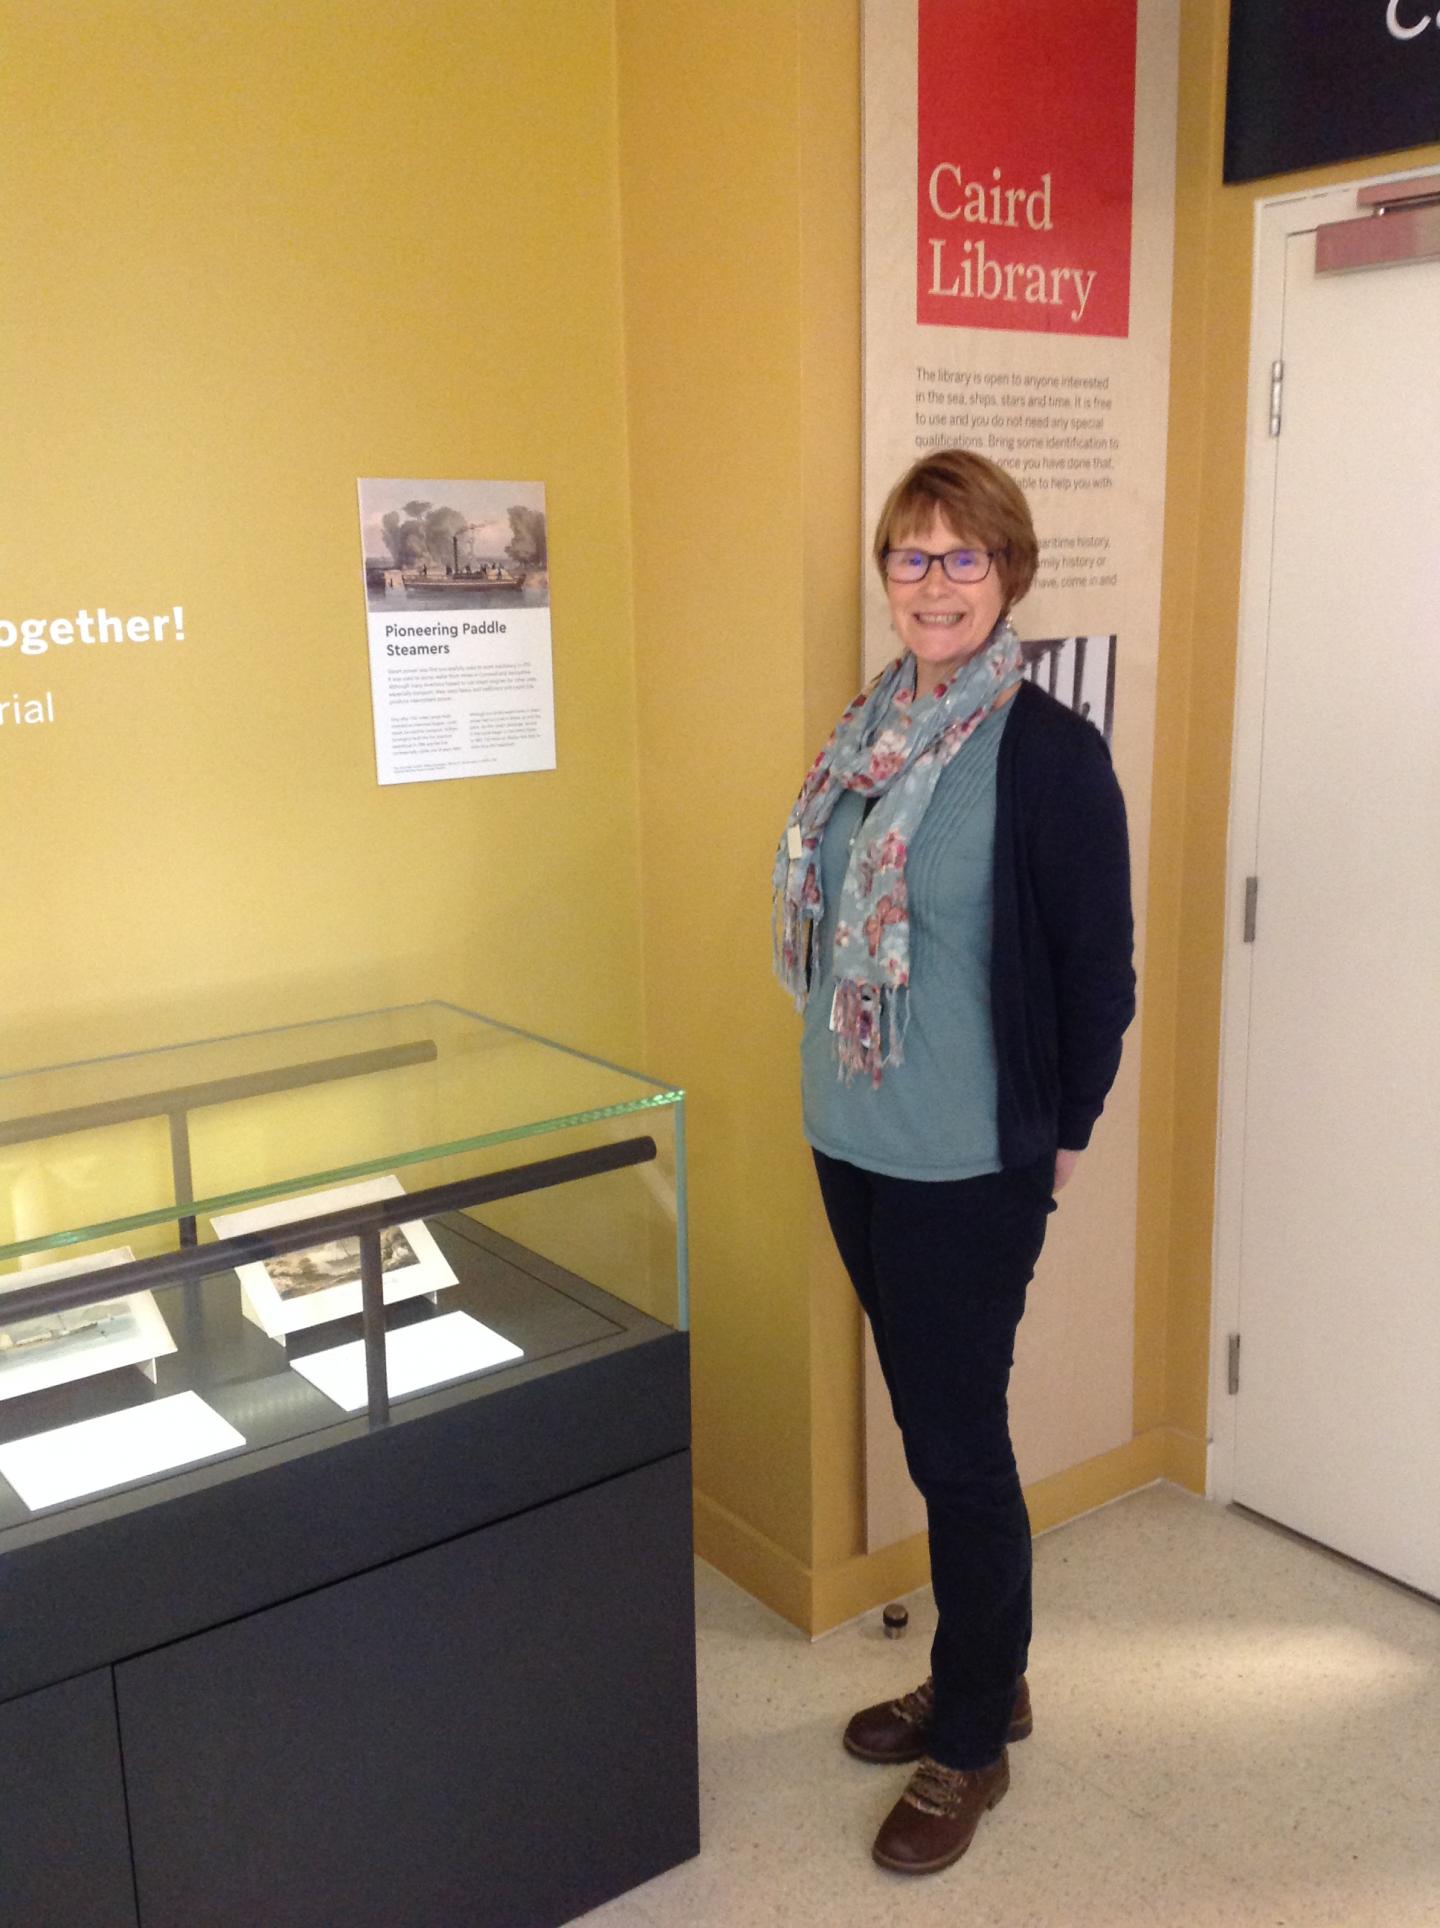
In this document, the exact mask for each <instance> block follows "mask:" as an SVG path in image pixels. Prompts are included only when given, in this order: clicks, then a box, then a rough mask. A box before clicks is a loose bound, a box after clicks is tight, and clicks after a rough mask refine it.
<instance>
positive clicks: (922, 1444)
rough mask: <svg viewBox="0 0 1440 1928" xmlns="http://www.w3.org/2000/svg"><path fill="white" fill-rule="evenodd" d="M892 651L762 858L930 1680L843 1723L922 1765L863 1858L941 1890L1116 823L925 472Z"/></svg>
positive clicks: (978, 466)
mask: <svg viewBox="0 0 1440 1928" xmlns="http://www.w3.org/2000/svg"><path fill="white" fill-rule="evenodd" d="M874 555H875V563H876V567H877V568H878V569H879V572H880V576H881V580H882V581H883V583H884V585H885V594H886V597H887V599H888V601H889V605H890V618H891V624H892V627H893V628H894V630H895V633H896V635H897V637H898V639H899V642H900V646H901V654H900V656H899V657H898V659H897V660H896V661H895V662H893V663H891V664H890V666H889V667H888V668H887V669H885V670H883V671H882V672H881V674H880V675H879V676H878V677H877V678H876V679H875V681H874V682H873V683H872V684H871V685H870V686H869V688H868V689H866V690H865V691H864V692H863V693H862V694H861V695H860V696H858V697H857V698H856V699H855V701H854V702H853V703H852V704H851V705H850V707H849V708H848V709H847V710H846V712H845V714H844V715H843V716H842V717H841V719H840V722H839V724H838V725H837V727H836V729H835V732H834V734H833V735H832V737H831V739H830V741H829V743H828V744H827V745H826V746H825V748H824V749H823V750H822V751H821V753H820V755H819V756H818V757H817V758H816V760H815V763H814V766H813V767H812V769H811V770H810V773H809V775H808V776H807V777H806V779H805V782H804V785H803V787H802V789H801V791H800V796H799V799H798V801H797V802H796V805H795V807H794V809H793V810H792V811H791V813H790V819H789V823H788V824H787V826H786V831H785V834H784V836H783V837H782V838H781V842H780V849H779V851H778V853H777V856H776V863H775V878H774V882H775V895H776V913H777V919H776V921H777V931H776V939H777V944H776V949H777V957H776V968H777V971H778V973H779V975H780V977H781V980H782V982H784V983H785V985H786V986H787V988H788V989H790V990H791V991H792V992H793V993H794V995H795V998H796V1000H797V1003H798V1004H799V1005H800V1006H801V1008H802V1009H803V1010H804V1012H805V1026H804V1037H803V1044H802V1082H803V1090H804V1110H805V1132H806V1137H807V1139H808V1140H809V1142H810V1145H811V1147H812V1150H813V1153H814V1158H815V1167H816V1171H817V1173H818V1175H819V1180H820V1188H821V1192H822V1195H823V1197H824V1201H825V1209H826V1212H827V1214H828V1216H829V1220H830V1226H831V1230H832V1231H833V1233H834V1236H835V1241H836V1244H837V1245H838V1247H839V1250H840V1255H841V1258H842V1259H843V1261H844V1263H845V1267H846V1270H847V1271H848V1272H849V1274H850V1277H851V1280H852V1281H853V1283H854V1286H855V1291H856V1293H857V1295H858V1297H859V1299H860V1303H861V1305H862V1306H863V1307H864V1310H865V1312H866V1314H867V1316H868V1318H869V1320H870V1324H871V1329H872V1330H873V1332H874V1335H875V1346H876V1351H877V1353H878V1355H879V1359H880V1364H881V1367H882V1369H883V1371H884V1374H885V1383H886V1386H887V1387H888V1389H889V1393H890V1399H891V1404H892V1406H893V1407H894V1411H895V1417H896V1420H897V1421H898V1423H899V1426H900V1431H901V1435H902V1437H903V1439H904V1444H905V1455H906V1461H907V1464H908V1466H909V1469H910V1474H911V1477H912V1478H913V1480H914V1481H915V1484H916V1486H917V1487H918V1488H919V1490H920V1492H921V1494H922V1495H923V1496H924V1499H925V1505H926V1511H927V1517H928V1521H929V1536H930V1566H931V1578H932V1581H933V1585H934V1590H935V1601H936V1606H937V1609H938V1614H939V1620H938V1625H937V1628H936V1633H935V1641H934V1645H933V1647H932V1649H931V1668H932V1675H931V1678H930V1679H929V1680H927V1681H925V1682H924V1683H923V1684H922V1685H921V1686H920V1687H918V1688H917V1689H916V1690H915V1691H914V1692H913V1693H911V1694H907V1695H905V1696H904V1697H903V1698H902V1699H900V1700H897V1701H889V1702H883V1703H881V1704H880V1705H879V1706H876V1707H869V1708H865V1709H864V1710H862V1712H860V1713H858V1714H857V1715H856V1716H855V1717H854V1719H853V1720H852V1721H851V1722H850V1725H849V1727H848V1728H847V1729H846V1732H845V1745H846V1746H847V1748H849V1750H850V1751H851V1753H852V1754H855V1755H858V1756H859V1757H860V1758H861V1759H863V1760H869V1761H906V1762H909V1761H917V1760H918V1762H919V1766H918V1767H917V1769H916V1771H915V1773H914V1775H913V1777H912V1779H911V1781H910V1783H909V1786H908V1787H907V1788H906V1790H905V1792H904V1794H903V1795H902V1796H901V1798H900V1800H899V1801H898V1802H897V1803H896V1805H895V1807H894V1808H893V1809H892V1810H891V1812H890V1814H889V1816H888V1817H887V1818H886V1820H885V1822H884V1824H883V1826H882V1827H881V1829H880V1833H879V1835H878V1836H877V1838H876V1841H875V1845H874V1855H875V1858H876V1860H877V1861H879V1862H880V1863H882V1865H884V1866H886V1867H889V1868H894V1869H898V1870H900V1871H902V1872H905V1873H914V1874H924V1873H930V1872H933V1871H935V1870H937V1869H940V1868H944V1867H948V1866H949V1865H950V1863H951V1862H953V1861H955V1860H957V1859H958V1858H959V1856H960V1855H962V1854H963V1853H964V1852H965V1850H966V1848H967V1847H968V1846H969V1845H970V1841H971V1839H972V1838H973V1836H974V1833H975V1829H976V1826H977V1825H978V1823H979V1820H980V1817H981V1815H982V1814H983V1813H984V1811H985V1810H986V1809H987V1808H991V1807H994V1805H995V1803H996V1802H997V1801H998V1800H999V1799H1000V1798H1001V1796H1002V1795H1003V1794H1004V1793H1005V1791H1006V1789H1007V1787H1008V1786H1009V1765H1008V1758H1007V1755H1006V1751H1005V1749H1006V1743H1007V1741H1010V1740H1020V1739H1023V1738H1024V1736H1025V1735H1027V1734H1028V1733H1029V1732H1030V1726H1031V1717H1030V1705H1029V1696H1028V1691H1027V1688H1026V1682H1025V1667H1026V1660H1027V1654H1028V1648H1029V1640H1030V1522H1029V1518H1028V1516H1027V1514H1026V1511H1025V1502H1024V1499H1023V1497H1022V1495H1021V1491H1020V1482H1019V1478H1018V1476H1017V1474H1016V1470H1015V1458H1014V1454H1013V1452H1012V1450H1011V1446H1010V1435H1009V1424H1008V1415H1007V1408H1006V1397H1005V1395H1006V1388H1007V1385H1008V1382H1009V1375H1010V1366H1011V1361H1012V1358H1013V1354H1014V1341H1015V1330H1016V1327H1017V1326H1018V1324H1019V1322H1020V1315H1021V1313H1022V1312H1023V1310H1024V1305H1025V1288H1026V1286H1027V1285H1028V1283H1029V1281H1030V1277H1031V1274H1032V1272H1033V1270H1034V1266H1035V1262H1036V1260H1037V1259H1038V1257H1039V1255H1040V1248H1041V1246H1042V1244H1043V1243H1044V1238H1045V1226H1046V1218H1047V1215H1048V1214H1049V1213H1050V1212H1052V1211H1054V1209H1055V1199H1054V1193H1055V1192H1057V1191H1059V1189H1060V1188H1061V1187H1062V1186H1063V1185H1064V1184H1066V1183H1067V1182H1068V1180H1069V1179H1070V1177H1071V1175H1072V1173H1073V1172H1074V1169H1075V1164H1076V1161H1077V1159H1078V1158H1079V1157H1080V1154H1081V1152H1082V1151H1083V1150H1084V1149H1085V1146H1086V1144H1087V1143H1088V1142H1089V1138H1090V1132H1091V1128H1092V1127H1093V1125H1094V1123H1095V1120H1096V1119H1097V1117H1098V1116H1099V1114H1100V1109H1101V1106H1102V1105H1103V1103H1104V1101H1105V1095H1106V1093H1107V1091H1108V1090H1109V1088H1110V1085H1111V1083H1112V1081H1113V1079H1114V1076H1115V1072H1116V1069H1117V1067H1118V1065H1119V1062H1120V1040H1121V1035H1122V1033H1123V1032H1124V1030H1125V1027H1126V1025H1127V1024H1128V1023H1129V1021H1130V1019H1131V1017H1132V1015H1133V1013H1134V1008H1135V999H1134V986H1135V980H1134V973H1133V971H1132V969H1131V936H1132V925H1131V912H1130V880H1129V858H1128V851H1127V844H1126V835H1125V810H1124V805H1123V803H1122V801H1121V797H1120V791H1119V787H1118V785H1117V784H1116V781H1115V777H1114V774H1113V772H1112V770H1111V767H1110V758H1109V753H1108V752H1107V750H1106V747H1105V742H1104V739H1103V738H1102V737H1101V736H1100V734H1099V733H1098V731H1096V730H1095V729H1094V727H1093V726H1092V725H1091V724H1089V723H1087V722H1085V721H1083V720H1082V719H1081V718H1079V717H1077V716H1075V715H1074V714H1073V713H1072V712H1071V711H1069V710H1067V709H1066V708H1064V707H1063V705H1061V704H1060V703H1058V702H1056V701H1055V699H1054V698H1053V697H1050V696H1048V695H1046V694H1045V693H1044V692H1043V691H1042V690H1041V689H1040V688H1039V687H1038V686H1037V685H1035V684H1033V683H1030V682H1028V681H1026V680H1025V679H1024V678H1023V676H1022V669H1021V652H1020V644H1019V642H1018V641H1017V639H1016V636H1015V632H1014V630H1013V629H1012V628H1011V627H1010V622H1009V615H1010V611H1011V609H1012V608H1013V607H1014V605H1015V604H1016V603H1017V602H1019V601H1020V599H1021V598H1022V597H1023V596H1024V595H1025V593H1026V591H1027V590H1028V589H1029V587H1030V584H1031V581H1032V580H1033V577H1034V574H1035V565H1036V560H1037V548H1036V541H1035V531H1034V527H1033V525H1032V523H1031V519H1030V512H1029V509H1028V507H1027V506H1026V502H1025V498H1024V496H1023V495H1022V494H1021V492H1020V490H1019V488H1018V487H1017V486H1016V484H1015V483H1014V482H1013V481H1012V480H1011V478H1010V477H1009V476H1008V475H1006V474H1005V472H1004V471H1003V470H1002V469H999V468H997V467H996V466H995V465H994V464H993V463H992V462H989V461H987V460H986V459H985V458H984V457H983V456H980V455H975V454H972V453H970V452H969V451H968V450H963V449H946V450H941V451H939V452H936V453H933V454H930V455H927V456H926V457H924V459H923V460H921V461H919V462H917V463H916V464H915V466H914V467H913V468H912V469H911V470H910V472H909V474H908V475H906V476H905V477H904V478H903V479H902V480H901V481H900V482H899V483H898V484H897V486H896V487H895V489H894V490H893V491H892V492H891V495H890V498H889V500H888V501H887V502H886V504H885V507H884V509H883V510H882V512H881V515H880V521H879V525H878V527H877V529H876V531H875V546H874Z"/></svg>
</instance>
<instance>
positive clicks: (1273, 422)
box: [1270, 361, 1285, 435]
mask: <svg viewBox="0 0 1440 1928" xmlns="http://www.w3.org/2000/svg"><path fill="white" fill-rule="evenodd" d="M1284 387H1285V364H1284V362H1283V361H1272V362H1271V364H1270V433H1271V434H1272V435H1278V434H1279V433H1280V397H1281V394H1282V392H1283V390H1284Z"/></svg>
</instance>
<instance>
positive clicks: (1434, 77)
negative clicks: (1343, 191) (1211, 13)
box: [1225, 0, 1440, 181]
mask: <svg viewBox="0 0 1440 1928" xmlns="http://www.w3.org/2000/svg"><path fill="white" fill-rule="evenodd" d="M1435 140H1440V0H1305V4H1304V5H1303V6H1297V5H1296V0H1232V4H1231V8H1230V71H1229V80H1228V85H1227V89H1226V97H1225V179H1226V180H1227V181H1254V180H1258V179H1260V178H1261V177H1262V176H1264V175H1267V174H1288V173H1289V172H1290V171H1291V170H1292V169H1294V168H1303V167H1320V166H1321V165H1323V164H1324V163H1325V162H1326V161H1346V160H1356V159H1360V158H1362V157H1364V156H1368V155H1372V154H1390V153H1393V152H1394V151H1395V149H1396V148H1400V147H1417V146H1419V145H1420V144H1421V143H1422V142H1425V141H1435Z"/></svg>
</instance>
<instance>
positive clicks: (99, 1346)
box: [0, 1003, 688, 1529]
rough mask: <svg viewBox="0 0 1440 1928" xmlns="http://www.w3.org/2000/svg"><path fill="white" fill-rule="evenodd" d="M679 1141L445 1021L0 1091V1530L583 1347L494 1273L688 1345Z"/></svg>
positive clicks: (301, 1034)
mask: <svg viewBox="0 0 1440 1928" xmlns="http://www.w3.org/2000/svg"><path fill="white" fill-rule="evenodd" d="M683 1115H684V1105H683V1095H682V1094H681V1093H680V1092H679V1091H678V1090H676V1089H674V1088H672V1087H669V1086H666V1085H664V1084H662V1083H657V1082H656V1081H654V1080H652V1079H649V1078H644V1077H641V1076H639V1075H637V1074H636V1073H633V1072H629V1071H624V1070H621V1069H619V1068H618V1067H616V1066H614V1065H610V1064H606V1063H603V1062H601V1061H599V1060H597V1059H595V1058H591V1057H587V1056H584V1055H582V1054H580V1053H578V1052H574V1051H569V1050H566V1049H564V1048H562V1047H559V1046H557V1045H553V1044H550V1043H547V1042H546V1041H544V1040H543V1039H540V1038H535V1037H531V1036H528V1035H526V1034H525V1033H523V1032H519V1031H516V1030H513V1029H511V1028H509V1027H507V1026H504V1025H501V1024H497V1023H495V1022H493V1021H491V1020H488V1019H485V1018H482V1017H479V1016H477V1015H475V1014H474V1013H471V1012H467V1011H461V1010H458V1009H456V1008H455V1007H454V1006H451V1005H447V1004H440V1003H432V1004H418V1005H411V1006H407V1007H403V1008H399V1009H392V1010H385V1011H376V1012H369V1013H366V1014H364V1015H363V1016H357V1017H346V1018H340V1019H335V1020H331V1021H327V1022H324V1023H316V1024H306V1025H300V1026H293V1027H287V1028H284V1029H277V1030H271V1031H263V1032H255V1033H250V1034H247V1035H245V1036H240V1037H234V1038H224V1039H215V1040H210V1041H207V1042H205V1043H199V1044H189V1045H184V1046H178V1047H176V1048H173V1049H169V1050H160V1051H153V1052H147V1053H142V1054H137V1055H130V1056H124V1057H116V1058H108V1059H102V1060H98V1061H92V1062H89V1063H84V1064H75V1065H66V1066H62V1067H58V1068H53V1069H47V1070H42V1071H34V1072H27V1073H22V1074H18V1075H13V1076H10V1077H7V1078H0V1481H3V1484H0V1529H3V1527H5V1526H7V1525H13V1524H15V1523H16V1522H17V1521H19V1520H21V1519H23V1518H26V1517H28V1515H29V1514H30V1513H32V1512H33V1511H35V1510H38V1508H40V1507H45V1506H50V1505H55V1504H61V1503H68V1502H74V1501H77V1500H81V1499H85V1498H88V1497H90V1496H91V1495H92V1494H93V1493H95V1492H99V1491H101V1490H107V1489H109V1488H113V1487H114V1486H116V1485H118V1484H122V1483H125V1480H124V1477H123V1476H124V1474H125V1473H126V1471H127V1470H129V1469H132V1468H140V1469H141V1470H139V1471H136V1472H134V1474H133V1476H134V1477H136V1478H141V1477H148V1476H153V1474H154V1473H157V1472H163V1471H170V1470H175V1469H176V1468H178V1467H181V1466H184V1465H187V1464H191V1463H193V1462H194V1460H196V1459H198V1458H201V1457H211V1456H214V1455H216V1454H222V1453H230V1452H239V1451H240V1450H242V1448H245V1447H254V1446H260V1445H273V1444H275V1443H276V1442H277V1441H280V1440H283V1439H286V1438H290V1437H294V1436H295V1435H297V1434H300V1433H304V1432H310V1431H313V1430H315V1429H317V1428H321V1427H325V1426H328V1425H333V1424H337V1423H339V1422H340V1421H342V1420H343V1419H345V1418H346V1417H348V1415H349V1414H350V1413H352V1412H354V1411H355V1410H356V1409H358V1408H360V1407H365V1408H366V1409H367V1410H368V1412H369V1414H370V1416H371V1418H372V1419H373V1420H375V1421H377V1422H383V1420H384V1419H385V1417H386V1416H387V1414H388V1410H389V1407H390V1403H391V1400H392V1399H403V1398H406V1397H412V1396H414V1395H415V1394H416V1393H418V1392H422V1391H426V1390H429V1389H431V1388H433V1387H434V1386H435V1385H437V1384H439V1383H441V1382H442V1381H447V1380H454V1379H458V1378H461V1377H464V1376H467V1375H468V1374H469V1373H471V1372H479V1371H490V1370H494V1369H495V1367H496V1366H497V1365H500V1364H506V1363H518V1362H520V1361H528V1362H531V1363H534V1362H535V1361H537V1360H539V1359H541V1358H545V1357H547V1356H549V1355H550V1354H552V1353H553V1352H555V1351H556V1350H557V1349H561V1348H564V1347H567V1346H570V1345H573V1344H576V1343H577V1342H580V1341H582V1340H583V1339H584V1338H586V1337H593V1336H595V1335H596V1334H598V1333H599V1332H600V1331H601V1330H602V1329H603V1323H604V1322H605V1319H606V1314H605V1313H604V1312H603V1311H602V1310H600V1309H599V1307H598V1304H597V1302H596V1301H595V1300H594V1296H593V1294H586V1295H584V1299H585V1301H588V1302H582V1300H581V1299H580V1298H576V1297H572V1296H569V1295H567V1293H566V1291H565V1289H564V1288H563V1287H560V1286H557V1285H556V1284H555V1283H553V1282H542V1281H541V1280H540V1279H539V1278H538V1277H536V1276H534V1275H533V1271H532V1274H531V1275H530V1276H529V1277H528V1278H527V1279H524V1280H521V1279H519V1278H517V1276H516V1275H515V1273H514V1270H513V1260H514V1257H515V1248H516V1247H519V1248H522V1249H523V1252H524V1253H525V1254H526V1255H527V1256H528V1258H530V1259H532V1260H533V1259H534V1258H536V1257H539V1258H542V1259H547V1260H549V1261H551V1262H552V1263H553V1264H554V1265H557V1266H560V1267H562V1268H563V1269H564V1270H565V1271H566V1272H568V1273H572V1274H574V1275H575V1277H576V1278H578V1279H580V1280H583V1281H585V1282H586V1284H588V1285H589V1286H591V1287H599V1288H600V1289H601V1290H602V1292H604V1293H607V1294H609V1295H611V1296H613V1297H616V1298H618V1299H619V1300H620V1302H621V1303H622V1304H624V1305H626V1306H629V1307H631V1308H633V1309H635V1310H638V1311H640V1312H642V1313H645V1314H646V1315H648V1316H649V1317H651V1318H655V1319H658V1320H660V1321H661V1322H663V1323H664V1324H666V1325H667V1326H671V1327H674V1328H677V1329H681V1330H683V1329H684V1328H685V1327H686V1326H687V1324H688V1304H687V1284H686V1268H685V1192H684V1186H685V1179H684V1153H683ZM559 1186H563V1187H564V1190H563V1192H557V1191H556V1190H555V1188H556V1187H559ZM311 1220H313V1221H314V1223H313V1225H310V1224H307V1221H311ZM317 1234H323V1236H317ZM367 1255H368V1256H371V1257H373V1258H375V1259H377V1260H378V1266H376V1267H374V1268H373V1269H374V1270H375V1271H376V1272H377V1273H378V1275H379V1278H380V1282H381V1289H380V1293H379V1295H378V1296H377V1298H376V1304H375V1306H374V1308H373V1311H372V1315H371V1317H370V1318H369V1320H368V1321H367V1320H366V1318H365V1306H364V1299H365V1280H364V1276H363V1274H364V1270H365V1265H364V1261H365V1259H366V1257H367ZM497 1259H498V1260H499V1261H500V1263H496V1261H497ZM382 1307H383V1314H382ZM382 1333H383V1334H384V1337H385V1344H384V1345H383V1346H381V1345H380V1343H379V1339H380V1336H381V1334H382ZM367 1341H368V1344H367ZM142 1374H143V1375H144V1377H142ZM147 1408H148V1409H149V1411H148V1412H147V1411H145V1410H144V1409H147ZM166 1420H168V1425H167V1424H166V1423H163V1422H164V1421H166ZM80 1426H86V1427H88V1430H87V1431H86V1432H84V1433H81V1432H79V1431H77V1430H76V1429H77V1428H79V1427H80ZM52 1435H53V1438H48V1443H47V1437H48V1436H52ZM167 1440H168V1448H167ZM191 1447H193V1451H190V1450H187V1449H188V1448H191ZM167 1450H169V1451H170V1452H171V1453H172V1454H173V1457H172V1459H171V1463H170V1464H169V1465H168V1466H167V1465H163V1464H159V1463H156V1462H158V1461H160V1460H163V1458H164V1456H165V1454H166V1452H167ZM147 1467H148V1469H149V1470H148V1471H147V1470H145V1469H146V1468H147ZM87 1468H88V1469H89V1470H88V1473H87ZM89 1474H93V1478H90V1477H89Z"/></svg>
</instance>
